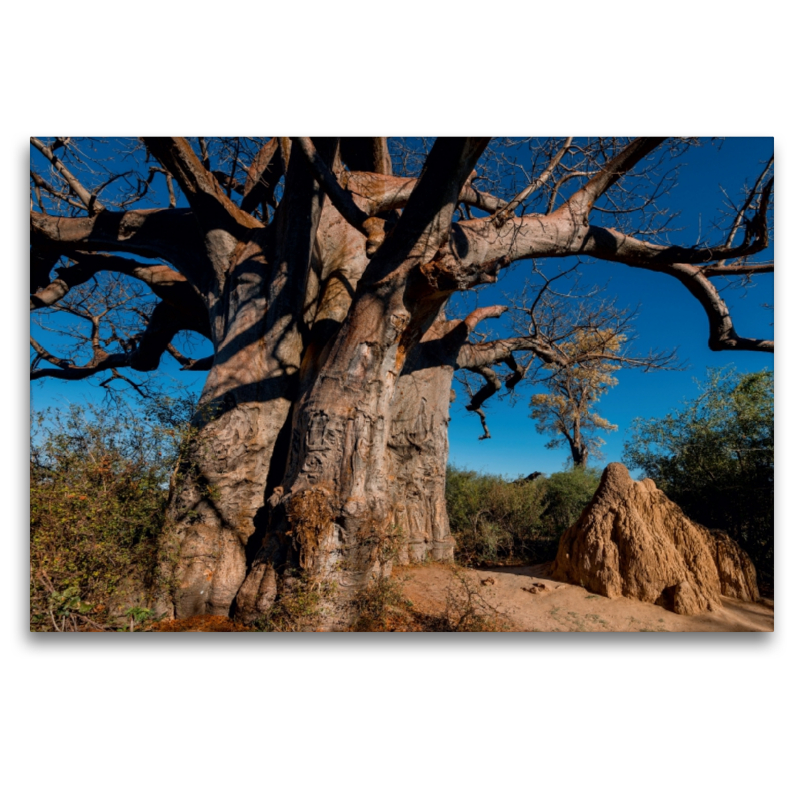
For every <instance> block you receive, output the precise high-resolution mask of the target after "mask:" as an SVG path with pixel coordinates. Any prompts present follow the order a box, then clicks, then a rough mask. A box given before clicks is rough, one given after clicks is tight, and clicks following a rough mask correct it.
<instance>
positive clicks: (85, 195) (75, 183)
mask: <svg viewBox="0 0 800 800" xmlns="http://www.w3.org/2000/svg"><path fill="white" fill-rule="evenodd" d="M31 144H32V145H33V146H34V147H35V148H36V149H37V150H38V151H39V152H40V153H41V154H42V155H43V156H44V157H45V158H46V159H47V160H48V161H49V162H50V163H51V164H52V165H53V167H54V168H55V169H56V170H57V171H58V172H59V174H60V175H61V177H62V178H64V180H65V181H66V183H67V185H68V186H69V188H70V189H71V190H72V191H73V192H74V193H75V195H76V197H78V199H79V200H80V201H81V202H82V203H83V206H84V208H85V209H86V210H87V211H88V212H89V214H92V215H93V214H98V213H100V212H101V211H103V210H104V209H105V206H104V205H103V204H102V203H101V202H100V201H99V200H98V199H97V197H96V196H95V195H94V194H93V193H92V192H90V191H88V190H87V189H86V188H85V187H84V186H83V184H81V182H80V181H79V180H78V179H77V178H76V177H75V176H74V175H73V174H72V173H71V172H70V171H69V170H68V169H67V168H66V167H65V166H64V162H63V161H62V160H61V159H60V158H59V157H58V156H57V155H55V154H54V153H53V151H52V150H51V149H50V148H49V147H48V146H47V145H46V144H45V143H44V142H42V141H41V140H39V139H37V138H36V137H35V136H31Z"/></svg>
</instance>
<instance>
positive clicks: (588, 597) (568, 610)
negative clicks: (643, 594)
mask: <svg viewBox="0 0 800 800" xmlns="http://www.w3.org/2000/svg"><path fill="white" fill-rule="evenodd" d="M459 575H460V576H461V577H460V578H459V577H458V576H459ZM544 575H545V568H544V567H543V566H532V567H496V568H492V569H482V570H473V569H464V568H457V569H454V568H452V567H447V566H443V565H439V564H430V565H424V566H419V567H396V568H395V569H394V570H393V577H395V578H397V579H398V580H399V581H400V582H401V584H402V586H403V592H404V595H405V597H406V598H407V599H409V600H411V602H412V603H413V604H414V608H415V609H416V610H419V611H422V612H425V613H429V614H436V613H441V612H442V611H443V610H444V609H445V607H446V606H447V603H448V596H449V597H451V598H452V597H454V596H458V595H460V596H461V597H465V596H466V593H465V592H464V589H463V586H462V585H461V582H460V581H461V580H462V579H463V580H466V581H469V582H470V585H471V586H472V587H474V588H475V589H477V590H479V591H480V596H481V598H482V601H485V602H486V603H487V604H488V605H489V606H491V607H492V608H494V609H496V610H497V612H499V614H500V615H501V619H502V620H503V622H504V623H505V625H506V626H507V629H509V630H512V631H580V632H593V633H594V632H610V631H663V632H669V631H772V630H774V608H773V603H772V601H770V600H765V601H762V602H760V603H746V602H744V601H742V600H733V599H729V598H723V608H722V609H720V610H719V611H716V612H713V613H711V612H709V613H705V614H698V615H696V616H692V617H686V616H681V615H680V614H673V613H672V612H671V611H666V610H665V609H663V608H661V607H660V606H655V605H651V604H649V603H642V602H639V601H638V600H628V599H627V598H617V599H614V600H611V599H609V598H607V597H602V596H600V595H596V594H591V593H589V592H587V591H586V590H585V589H583V588H581V587H580V586H572V585H570V584H567V583H560V582H559V581H554V580H550V579H549V578H546V577H544ZM482 601H481V600H479V601H478V602H479V603H480V602H482Z"/></svg>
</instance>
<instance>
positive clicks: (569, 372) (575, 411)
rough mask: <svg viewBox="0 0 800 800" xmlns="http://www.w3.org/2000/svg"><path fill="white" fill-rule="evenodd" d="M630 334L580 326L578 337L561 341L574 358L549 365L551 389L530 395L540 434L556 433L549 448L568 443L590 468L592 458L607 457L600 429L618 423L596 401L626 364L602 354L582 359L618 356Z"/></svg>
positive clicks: (575, 458) (609, 428) (578, 464)
mask: <svg viewBox="0 0 800 800" xmlns="http://www.w3.org/2000/svg"><path fill="white" fill-rule="evenodd" d="M625 341H626V337H625V336H624V335H622V334H615V333H614V332H613V331H612V330H598V331H578V332H577V333H576V334H575V336H574V337H573V339H572V340H571V341H569V342H566V343H564V344H562V345H561V350H562V351H563V353H564V355H565V356H566V357H567V358H568V359H569V364H568V366H560V365H558V364H553V365H551V364H546V365H545V369H546V370H547V371H549V372H550V373H551V374H550V376H549V377H548V378H547V379H546V384H547V388H548V390H549V391H548V392H547V393H540V394H534V395H533V396H532V397H531V400H530V408H531V413H530V416H531V419H533V420H535V421H536V430H537V431H538V432H539V433H549V434H552V435H553V438H552V439H551V440H550V441H549V442H547V444H546V445H545V447H547V448H548V449H551V450H552V449H553V448H557V447H562V446H563V445H565V444H566V445H567V446H568V447H569V451H570V455H571V457H572V461H573V464H574V465H575V466H576V467H586V465H587V462H588V460H589V457H590V456H592V457H594V458H598V459H599V458H601V457H602V454H601V452H600V447H601V446H602V445H603V444H605V442H604V441H603V439H601V438H600V436H598V435H597V431H615V430H616V429H617V426H616V425H613V424H612V423H610V422H609V421H608V420H607V419H604V418H603V417H601V416H600V415H599V414H598V413H597V411H595V410H594V409H595V406H596V404H597V402H598V401H599V400H600V398H601V397H602V396H603V395H604V394H606V392H608V390H609V389H611V388H612V387H614V386H616V385H617V379H616V378H615V377H614V373H615V372H616V371H617V370H619V369H620V364H617V363H614V362H613V361H609V360H605V359H602V358H597V359H593V360H589V361H582V360H581V359H582V358H585V357H586V356H588V355H589V354H607V355H611V356H615V355H617V354H618V353H619V352H620V349H621V347H622V345H623V344H624V343H625Z"/></svg>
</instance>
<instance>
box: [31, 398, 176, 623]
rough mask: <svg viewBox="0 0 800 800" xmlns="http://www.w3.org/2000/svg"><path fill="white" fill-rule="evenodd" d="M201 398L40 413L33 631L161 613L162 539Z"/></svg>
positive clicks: (34, 476)
mask: <svg viewBox="0 0 800 800" xmlns="http://www.w3.org/2000/svg"><path fill="white" fill-rule="evenodd" d="M191 407H192V403H191V401H181V400H166V399H163V400H160V401H158V402H155V401H154V402H152V403H150V404H147V405H146V406H145V407H143V408H140V409H138V410H137V411H133V410H131V409H128V408H126V407H124V406H120V407H115V408H108V407H97V406H89V407H86V408H83V407H80V406H77V405H71V406H69V407H67V408H66V409H63V410H52V409H48V410H47V411H44V412H39V413H36V414H33V415H32V417H31V426H32V431H31V433H32V436H31V453H30V480H31V500H30V503H31V506H30V526H31V527H30V548H31V562H30V563H31V572H30V624H31V630H35V631H48V630H57V631H64V630H117V629H124V630H136V629H141V628H142V627H143V626H144V625H145V624H146V623H148V622H149V621H151V620H152V618H153V616H154V615H153V613H152V611H151V610H150V609H149V608H148V603H149V598H151V597H152V596H153V594H154V592H155V590H156V588H157V587H156V586H155V582H156V580H157V577H156V576H157V574H158V570H157V561H158V554H157V549H158V536H159V534H160V532H161V529H162V525H163V523H164V516H165V509H166V503H167V496H168V486H169V480H170V472H171V470H172V468H173V466H174V463H175V461H176V458H177V454H178V450H179V447H180V443H181V441H182V439H183V437H184V435H185V433H186V430H187V429H188V423H187V420H188V416H189V414H190V413H191Z"/></svg>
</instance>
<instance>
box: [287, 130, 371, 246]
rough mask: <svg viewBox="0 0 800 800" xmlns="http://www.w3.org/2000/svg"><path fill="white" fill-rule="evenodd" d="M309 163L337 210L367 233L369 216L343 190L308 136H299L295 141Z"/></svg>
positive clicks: (316, 178) (357, 227) (315, 177)
mask: <svg viewBox="0 0 800 800" xmlns="http://www.w3.org/2000/svg"><path fill="white" fill-rule="evenodd" d="M294 142H295V144H296V145H297V146H298V147H299V148H300V151H301V152H302V154H303V156H304V157H305V159H306V162H307V163H308V166H309V168H310V169H311V173H312V175H313V176H314V179H315V180H316V181H317V183H318V184H319V185H320V186H321V187H322V190H323V191H324V192H325V194H326V195H328V197H329V198H330V201H331V202H332V203H333V205H334V207H335V208H336V210H337V211H338V212H339V213H340V214H341V215H342V216H343V217H344V218H345V219H346V220H347V221H348V222H349V223H350V224H351V225H352V226H353V227H354V228H355V229H356V230H360V231H364V232H365V233H366V231H365V223H366V222H367V215H366V214H365V213H364V212H363V211H362V210H361V209H360V208H359V207H358V206H357V205H356V204H355V202H354V201H353V197H352V195H351V194H350V192H348V191H347V190H346V189H343V188H342V187H341V185H340V184H339V181H337V180H336V176H335V175H334V174H333V172H332V171H331V168H330V167H329V166H328V165H327V164H326V163H325V160H324V159H323V158H322V157H321V156H320V154H319V153H318V152H317V148H316V147H315V146H314V143H313V142H312V141H311V139H310V138H308V137H307V136H298V137H296V138H295V139H294Z"/></svg>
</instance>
